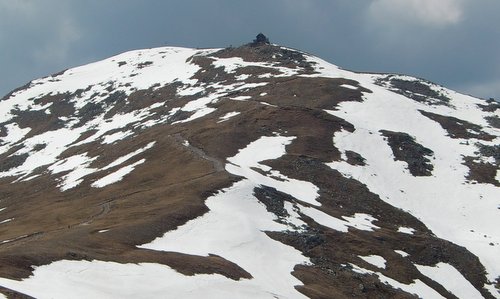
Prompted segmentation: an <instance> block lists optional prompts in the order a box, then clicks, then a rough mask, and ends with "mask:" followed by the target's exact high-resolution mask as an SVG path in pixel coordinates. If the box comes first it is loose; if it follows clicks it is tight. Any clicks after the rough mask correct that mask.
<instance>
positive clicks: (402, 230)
mask: <svg viewBox="0 0 500 299" xmlns="http://www.w3.org/2000/svg"><path fill="white" fill-rule="evenodd" d="M414 232H415V229H414V228H411V227H404V226H401V227H399V228H398V233H403V234H408V235H413V233H414Z"/></svg>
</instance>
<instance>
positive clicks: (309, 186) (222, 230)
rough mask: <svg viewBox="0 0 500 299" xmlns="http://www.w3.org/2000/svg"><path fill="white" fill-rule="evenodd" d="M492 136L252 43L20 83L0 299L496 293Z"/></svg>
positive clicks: (11, 103)
mask: <svg viewBox="0 0 500 299" xmlns="http://www.w3.org/2000/svg"><path fill="white" fill-rule="evenodd" d="M499 125H500V110H499V104H497V103H496V102H491V101H490V102H488V101H484V100H481V99H477V98H473V97H470V96H466V95H462V94H459V93H456V92H454V91H451V90H449V89H446V88H444V87H441V86H438V85H435V84H433V83H430V82H427V81H425V80H421V79H417V78H413V77H408V76H401V75H391V74H363V73H354V72H350V71H346V70H343V69H341V68H338V67H336V66H334V65H332V64H330V63H327V62H325V61H323V60H321V59H319V58H317V57H314V56H311V55H308V54H306V53H302V52H300V51H296V50H293V49H288V48H285V47H280V46H277V45H270V44H267V43H265V42H262V43H252V44H248V45H245V46H242V47H238V48H226V49H203V50H199V49H185V48H172V47H164V48H155V49H148V50H139V51H132V52H127V53H124V54H120V55H117V56H114V57H111V58H109V59H106V60H103V61H99V62H95V63H92V64H89V65H85V66H81V67H77V68H74V69H69V70H66V71H64V72H61V73H58V74H55V75H52V76H48V77H45V78H42V79H38V80H34V81H32V82H30V83H29V84H27V85H26V86H24V87H22V88H19V89H17V90H15V91H13V92H12V93H10V94H8V95H7V96H5V97H4V98H3V99H2V100H1V101H0V293H3V294H5V295H6V296H10V297H15V296H26V295H28V296H33V297H36V298H67V297H71V298H137V297H144V298H149V297H168V298H200V297H204V298H235V297H236V298H350V297H356V298H414V297H421V298H500V293H499V289H500V286H499V284H500V231H499V229H498V228H499V227H500V188H499V186H500V171H499V163H500V161H499V159H500V149H499V148H500V130H499ZM0 297H1V295H0Z"/></svg>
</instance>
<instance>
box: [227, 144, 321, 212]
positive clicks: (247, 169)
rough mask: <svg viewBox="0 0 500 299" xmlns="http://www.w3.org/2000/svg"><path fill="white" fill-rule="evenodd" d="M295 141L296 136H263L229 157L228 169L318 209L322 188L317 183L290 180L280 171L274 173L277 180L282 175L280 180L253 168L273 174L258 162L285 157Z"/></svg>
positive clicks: (269, 168)
mask: <svg viewBox="0 0 500 299" xmlns="http://www.w3.org/2000/svg"><path fill="white" fill-rule="evenodd" d="M294 139H295V137H284V136H272V137H269V136H263V137H261V138H259V139H257V140H256V141H254V142H252V143H250V144H249V145H247V146H246V147H245V148H244V149H241V150H240V151H239V152H238V153H237V154H236V155H235V156H234V157H231V158H228V159H227V161H228V162H229V163H228V164H226V170H227V171H228V172H230V173H232V174H235V175H239V176H242V177H245V178H247V179H249V180H250V181H252V182H254V183H255V184H256V185H264V186H269V187H273V188H275V189H276V190H278V191H281V192H284V193H287V194H290V195H291V196H293V197H295V198H297V199H298V200H302V201H304V202H307V203H309V204H312V205H316V206H319V205H320V203H319V202H318V201H316V198H317V197H318V196H319V195H318V191H319V188H318V187H316V186H315V185H314V184H312V183H310V182H305V181H300V180H296V179H291V178H287V177H286V176H284V175H282V174H281V173H279V172H278V171H274V172H273V175H274V176H275V177H276V176H279V179H275V178H272V177H269V176H266V175H263V174H262V173H260V172H258V171H256V170H254V169H253V168H256V169H260V170H262V171H263V172H270V171H271V170H272V168H271V167H269V166H267V165H264V164H260V163H259V162H261V161H265V160H271V159H277V158H279V157H281V156H282V155H284V154H286V150H285V147H286V146H287V145H288V144H290V143H291V142H292V140H294Z"/></svg>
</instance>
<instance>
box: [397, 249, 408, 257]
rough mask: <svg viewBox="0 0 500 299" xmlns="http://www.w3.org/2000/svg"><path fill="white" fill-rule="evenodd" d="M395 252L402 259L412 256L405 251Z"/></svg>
mask: <svg viewBox="0 0 500 299" xmlns="http://www.w3.org/2000/svg"><path fill="white" fill-rule="evenodd" d="M394 252H395V253H397V254H399V255H400V256H402V257H407V256H409V255H410V254H409V253H408V252H406V251H403V250H394Z"/></svg>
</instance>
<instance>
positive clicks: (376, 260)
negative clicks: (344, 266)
mask: <svg viewBox="0 0 500 299" xmlns="http://www.w3.org/2000/svg"><path fill="white" fill-rule="evenodd" d="M359 257H360V258H361V259H362V260H364V261H365V262H367V263H368V264H372V265H374V266H375V267H377V268H381V269H385V264H386V263H387V261H386V260H385V258H383V257H381V256H380V255H368V256H359Z"/></svg>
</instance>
